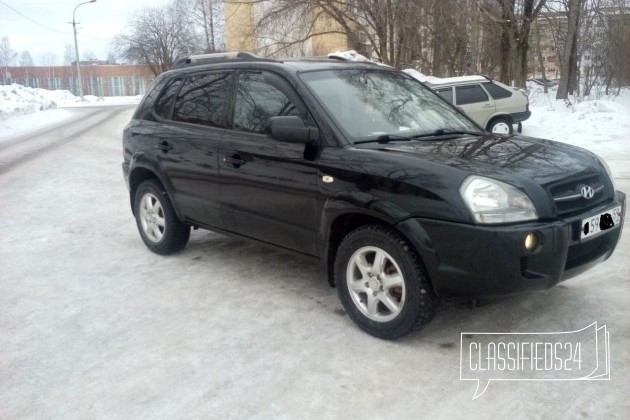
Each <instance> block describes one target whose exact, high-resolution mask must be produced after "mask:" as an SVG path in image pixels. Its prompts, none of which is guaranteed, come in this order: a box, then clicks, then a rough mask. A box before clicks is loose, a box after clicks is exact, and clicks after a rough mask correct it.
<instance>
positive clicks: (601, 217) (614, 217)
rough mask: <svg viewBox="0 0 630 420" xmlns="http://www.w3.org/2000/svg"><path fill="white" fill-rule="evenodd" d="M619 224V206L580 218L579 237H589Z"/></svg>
mask: <svg viewBox="0 0 630 420" xmlns="http://www.w3.org/2000/svg"><path fill="white" fill-rule="evenodd" d="M620 224H621V206H617V207H614V208H612V209H610V210H606V211H605V212H603V213H600V214H596V215H594V216H591V217H588V218H586V219H582V233H581V236H580V238H581V239H591V238H592V237H594V236H597V235H599V234H600V233H603V232H605V231H606V230H608V229H612V228H614V227H615V226H619V225H620Z"/></svg>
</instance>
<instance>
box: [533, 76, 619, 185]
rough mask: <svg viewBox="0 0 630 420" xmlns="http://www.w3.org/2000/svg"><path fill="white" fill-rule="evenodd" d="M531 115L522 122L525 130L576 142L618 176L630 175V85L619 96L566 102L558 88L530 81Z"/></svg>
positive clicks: (572, 142)
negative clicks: (546, 90) (545, 87)
mask: <svg viewBox="0 0 630 420" xmlns="http://www.w3.org/2000/svg"><path fill="white" fill-rule="evenodd" d="M528 90H529V101H530V110H531V111H532V116H531V117H530V118H529V119H528V120H527V121H525V122H523V134H524V135H526V136H531V137H539V138H545V139H550V140H556V141H561V142H563V143H569V144H573V145H575V146H580V147H583V148H585V149H588V150H590V151H592V152H594V153H597V154H598V155H600V156H601V157H603V158H604V160H606V162H607V163H608V165H609V166H610V167H611V170H612V172H613V175H614V176H615V178H628V179H630V167H628V165H627V163H626V162H627V160H628V158H630V150H629V148H628V143H629V142H630V118H628V117H629V116H630V89H624V90H622V91H621V92H620V94H619V96H617V97H615V96H611V97H609V98H605V99H601V98H600V99H597V100H586V101H583V102H580V103H571V104H570V105H567V103H566V102H565V101H556V100H555V96H556V88H553V89H550V90H549V93H548V94H544V93H543V88H542V87H541V86H539V85H536V84H530V85H528Z"/></svg>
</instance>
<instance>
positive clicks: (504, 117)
mask: <svg viewBox="0 0 630 420" xmlns="http://www.w3.org/2000/svg"><path fill="white" fill-rule="evenodd" d="M498 119H502V120H507V121H508V122H509V123H510V124H514V120H513V119H512V116H511V115H510V114H505V113H502V114H496V115H493V116H492V117H490V119H488V122H487V123H486V126H485V127H484V128H485V129H486V130H488V129H489V128H490V126H491V125H492V123H493V122H495V121H496V120H498Z"/></svg>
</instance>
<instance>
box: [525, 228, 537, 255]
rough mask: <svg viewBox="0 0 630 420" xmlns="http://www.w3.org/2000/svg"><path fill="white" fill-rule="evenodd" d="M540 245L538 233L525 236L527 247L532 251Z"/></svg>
mask: <svg viewBox="0 0 630 420" xmlns="http://www.w3.org/2000/svg"><path fill="white" fill-rule="evenodd" d="M537 246H538V235H536V234H535V233H530V234H528V235H527V236H526V237H525V249H526V250H528V251H529V252H532V251H533V250H535V249H536V247H537Z"/></svg>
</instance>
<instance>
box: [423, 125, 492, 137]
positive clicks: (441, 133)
mask: <svg viewBox="0 0 630 420" xmlns="http://www.w3.org/2000/svg"><path fill="white" fill-rule="evenodd" d="M451 134H452V135H458V134H469V135H471V136H483V135H485V133H484V132H483V131H468V130H450V129H448V128H440V129H438V130H435V131H433V132H431V133H424V134H418V135H415V136H413V138H414V139H418V138H422V137H439V136H445V135H451Z"/></svg>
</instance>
